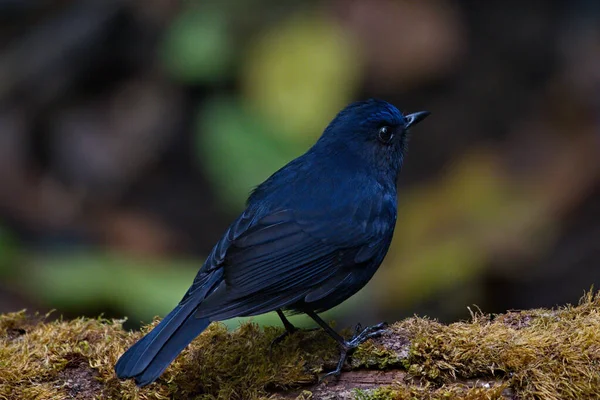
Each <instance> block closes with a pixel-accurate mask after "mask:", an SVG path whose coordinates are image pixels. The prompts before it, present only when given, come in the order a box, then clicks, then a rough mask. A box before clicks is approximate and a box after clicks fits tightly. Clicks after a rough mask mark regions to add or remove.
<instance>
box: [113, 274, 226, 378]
mask: <svg viewBox="0 0 600 400" xmlns="http://www.w3.org/2000/svg"><path fill="white" fill-rule="evenodd" d="M211 278H212V279H214V280H215V281H217V280H218V279H219V278H220V277H219V276H213V277H211ZM208 283H209V284H210V283H213V282H208ZM210 287H211V286H210V285H206V286H204V287H202V289H200V290H198V291H196V292H195V293H193V294H192V295H191V296H190V297H192V298H187V299H185V300H184V301H182V302H181V303H180V304H179V305H178V306H177V307H176V308H175V309H174V310H173V311H171V312H170V313H169V314H168V315H167V316H166V317H165V318H163V320H162V321H161V322H160V323H159V324H158V325H156V327H155V328H154V329H153V330H152V331H150V332H149V333H148V334H147V335H146V336H144V337H143V338H142V339H140V340H139V341H138V342H137V343H136V344H134V345H133V346H131V348H129V350H127V351H126V352H125V353H124V354H123V355H122V356H121V358H119V361H117V364H116V365H115V372H116V374H117V376H118V377H119V378H121V379H126V378H134V379H135V382H136V383H137V385H138V386H145V385H148V384H150V383H152V382H154V381H155V380H156V379H157V378H158V377H159V376H160V375H161V374H162V373H163V371H164V370H165V369H166V368H167V367H168V366H169V364H170V363H171V362H172V361H173V360H174V359H175V358H176V357H177V355H179V353H180V352H181V351H182V350H183V349H184V348H185V347H186V346H187V345H188V344H189V343H190V342H191V341H192V340H194V338H195V337H196V336H198V335H199V334H200V333H202V331H204V330H205V329H206V327H207V326H208V325H209V324H210V320H209V319H208V318H196V317H195V314H196V311H197V309H198V306H199V304H200V303H201V302H202V300H203V299H204V296H205V295H206V293H207V291H208V290H209V289H210Z"/></svg>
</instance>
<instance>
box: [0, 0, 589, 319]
mask: <svg viewBox="0 0 600 400" xmlns="http://www.w3.org/2000/svg"><path fill="white" fill-rule="evenodd" d="M512 3H513V2H508V3H507V2H506V1H499V0H494V1H488V2H481V1H477V0H457V1H451V0H428V1H410V0H405V1H402V0H396V1H394V0H323V1H299V0H254V1H241V0H223V1H217V0H213V1H173V0H110V1H107V0H96V1H92V0H79V1H68V0H38V1H19V0H0V312H8V311H17V310H20V309H23V308H27V309H28V310H29V311H32V312H33V311H41V312H46V311H48V310H50V309H56V310H57V313H55V315H64V316H66V317H67V318H70V317H75V316H79V315H86V316H97V315H100V314H104V315H105V316H107V317H118V318H121V317H123V316H127V317H128V318H129V321H128V325H127V326H128V327H131V328H134V327H136V326H139V323H140V321H144V322H149V321H150V320H151V318H152V317H153V316H155V315H161V316H164V315H165V314H166V313H167V312H168V311H170V310H171V308H172V307H173V306H174V305H175V304H176V303H177V302H178V301H179V299H180V298H181V296H182V295H183V293H184V292H185V290H186V289H187V288H188V285H189V284H190V283H191V280H192V279H193V277H194V275H195V273H196V271H197V270H198V268H199V267H200V266H201V264H202V262H203V260H204V257H205V256H206V254H208V252H209V251H210V249H211V247H212V246H213V245H214V244H215V243H216V241H217V240H218V239H219V238H220V237H221V235H222V234H223V232H224V231H225V229H226V228H227V226H228V224H229V223H230V222H231V221H232V220H233V219H234V218H235V217H236V216H237V214H238V213H239V212H240V211H241V210H242V209H243V204H244V201H245V198H246V196H247V194H248V193H249V191H250V190H251V189H252V188H253V187H254V186H256V185H257V184H259V183H260V182H261V181H262V180H263V179H265V178H267V177H268V176H269V175H270V174H271V173H272V172H274V171H275V170H276V169H278V168H279V167H281V166H282V165H284V164H285V163H286V162H288V161H289V160H291V159H292V158H294V157H296V156H298V155H300V154H302V153H303V152H304V151H305V150H306V149H307V148H308V147H309V146H310V145H311V144H312V143H313V142H314V141H315V140H316V138H317V137H318V136H319V135H320V133H321V132H322V130H323V128H324V127H325V126H326V124H327V123H328V122H329V121H330V120H331V119H332V118H333V116H334V115H335V113H336V112H337V111H339V110H340V109H341V108H342V107H343V106H345V105H346V104H347V103H349V102H351V101H354V100H357V99H365V98H368V97H379V98H383V99H386V100H388V101H390V102H392V103H394V104H396V105H397V106H398V107H399V108H400V109H401V110H402V111H404V112H413V111H419V110H422V109H426V110H430V111H431V112H432V115H431V117H430V118H428V119H427V120H426V121H425V122H424V123H423V124H422V125H419V127H418V129H415V130H414V131H413V137H412V141H411V146H410V151H409V154H408V156H407V158H406V162H405V166H404V169H403V172H402V174H401V177H400V181H399V182H398V185H399V193H400V195H399V199H400V200H399V210H398V213H399V216H398V225H397V228H396V232H395V236H394V242H393V244H392V247H391V249H390V252H389V254H388V257H387V258H386V260H385V263H384V265H383V266H382V268H380V270H379V272H378V273H377V274H376V276H375V278H374V279H373V280H372V281H371V283H370V284H369V285H367V287H366V288H365V289H364V290H363V291H361V292H360V293H359V294H358V295H356V296H354V297H353V298H351V299H350V300H348V301H347V302H346V303H344V304H343V305H341V306H339V307H337V308H336V309H334V310H331V311H330V312H328V313H327V314H326V315H325V316H326V317H327V318H328V319H335V320H336V321H338V323H339V324H340V325H344V326H345V325H350V324H353V323H356V322H358V321H361V322H363V323H371V322H375V321H378V320H387V321H394V320H398V319H401V318H403V317H406V316H410V315H413V314H415V313H417V314H419V315H428V316H430V317H433V318H438V319H440V320H442V321H455V320H457V319H461V318H466V317H468V315H469V314H468V310H467V306H471V305H473V304H476V305H477V306H479V307H480V308H481V309H482V310H483V311H485V312H503V311H505V310H506V309H512V308H531V307H542V306H544V307H546V306H554V305H557V304H564V303H567V302H571V303H573V302H577V300H578V298H579V297H580V296H581V295H582V294H583V293H584V291H586V290H588V289H590V287H591V286H592V285H595V287H596V288H598V287H599V286H600V224H599V222H600V151H599V150H600V3H599V2H597V1H594V0H573V1H554V2H546V1H527V2H518V3H517V2H514V4H512ZM302 318H303V317H297V318H296V320H295V322H296V323H298V324H300V325H305V324H306V321H305V320H303V319H302ZM254 320H255V321H257V322H259V323H262V324H278V323H279V322H278V319H277V317H276V316H273V315H265V316H260V317H256V318H254ZM228 324H229V325H230V326H237V324H239V321H238V320H234V321H229V322H228Z"/></svg>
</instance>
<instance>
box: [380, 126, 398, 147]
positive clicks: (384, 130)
mask: <svg viewBox="0 0 600 400" xmlns="http://www.w3.org/2000/svg"><path fill="white" fill-rule="evenodd" d="M393 137H394V131H393V129H392V128H390V127H389V126H382V127H381V128H379V132H378V133H377V139H379V141H380V142H381V143H386V144H387V143H389V142H391V141H392V138H393Z"/></svg>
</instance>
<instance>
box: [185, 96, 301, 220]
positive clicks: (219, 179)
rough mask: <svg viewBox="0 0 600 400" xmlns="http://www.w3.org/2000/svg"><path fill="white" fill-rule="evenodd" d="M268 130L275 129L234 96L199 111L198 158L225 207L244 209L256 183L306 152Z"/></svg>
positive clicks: (213, 100)
mask: <svg viewBox="0 0 600 400" xmlns="http://www.w3.org/2000/svg"><path fill="white" fill-rule="evenodd" d="M269 130H272V131H276V129H275V127H272V126H270V125H269V124H268V123H267V121H265V119H264V118H260V116H258V115H256V114H254V113H252V112H250V111H248V110H246V109H245V108H244V107H243V106H242V105H240V104H239V102H236V101H235V100H234V99H227V98H218V99H212V100H211V101H209V102H207V104H205V105H204V106H203V107H202V109H201V110H200V111H199V115H198V132H200V133H201V134H198V135H197V136H196V138H197V139H196V148H197V151H198V160H199V162H200V163H201V165H202V166H203V167H204V168H205V171H206V172H207V173H208V174H209V176H210V178H211V183H212V184H213V186H214V188H215V190H216V191H217V194H218V195H219V199H220V200H221V202H222V205H223V207H225V208H226V209H229V208H233V209H236V210H240V209H242V208H243V205H244V202H245V201H246V197H248V194H249V193H250V191H251V190H252V189H253V188H254V187H255V186H256V185H258V184H259V183H261V182H262V181H263V180H265V179H266V178H268V177H269V175H271V174H272V173H273V172H274V171H276V170H277V169H279V168H280V167H281V166H283V165H284V164H285V163H286V162H288V161H290V160H291V159H292V158H294V157H296V156H298V155H300V154H301V153H302V152H303V149H301V148H298V147H297V146H294V145H293V144H292V143H290V142H288V141H285V140H282V138H277V137H276V135H273V134H267V133H266V132H268V131H269ZM249 150H250V151H249Z"/></svg>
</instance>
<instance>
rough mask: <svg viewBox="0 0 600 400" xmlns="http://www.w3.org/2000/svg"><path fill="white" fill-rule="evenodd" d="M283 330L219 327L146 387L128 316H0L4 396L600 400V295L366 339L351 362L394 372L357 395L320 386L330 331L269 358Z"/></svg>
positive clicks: (293, 340) (400, 327) (407, 324)
mask: <svg viewBox="0 0 600 400" xmlns="http://www.w3.org/2000/svg"><path fill="white" fill-rule="evenodd" d="M156 323H157V321H155V322H154V323H153V324H151V325H149V326H147V327H145V329H144V330H145V331H148V330H149V329H151V328H152V327H153V326H154V325H155V324H156ZM281 332H282V331H281V329H278V328H269V327H267V328H265V329H264V330H263V329H260V328H259V327H258V326H256V325H254V324H244V325H242V326H240V328H239V329H237V330H235V331H233V332H228V331H227V330H226V328H225V327H224V325H222V324H212V325H211V326H210V327H209V328H208V329H207V330H206V331H205V332H204V333H203V334H202V335H200V336H199V337H198V338H197V339H196V340H194V341H193V343H192V344H191V345H190V346H188V348H187V349H186V350H185V351H184V352H183V353H182V355H181V356H180V357H178V358H177V359H176V360H175V362H173V364H172V365H171V366H170V367H169V368H168V369H167V370H166V371H165V373H164V375H163V376H162V377H161V378H160V379H159V380H158V381H157V382H156V383H155V384H152V385H150V386H148V387H146V388H142V389H138V388H136V387H135V385H134V384H133V382H132V381H120V380H118V379H117V378H116V377H115V375H114V372H113V366H114V364H115V362H116V361H117V358H118V357H119V356H120V355H121V354H122V353H123V352H124V351H125V349H127V348H128V347H129V346H131V345H132V344H133V343H134V342H135V341H136V340H137V339H139V338H140V336H141V333H140V332H136V333H132V332H125V331H123V329H122V326H121V322H120V321H109V320H103V319H84V318H81V319H76V320H73V321H68V322H67V321H60V320H59V321H52V322H44V318H41V317H33V318H31V317H26V316H25V314H24V313H23V312H20V313H13V314H6V315H0V399H25V400H27V399H73V398H75V399H89V398H111V399H112V398H117V399H119V398H123V399H167V398H176V399H259V398H273V397H275V398H276V397H278V396H280V395H283V394H286V396H287V398H290V397H289V395H290V393H297V394H295V395H294V396H298V398H300V399H309V398H320V397H319V396H320V395H321V394H323V393H328V392H330V391H336V390H339V391H340V392H341V391H342V390H343V392H344V393H350V396H351V397H354V398H359V399H459V398H466V399H472V400H479V399H499V398H502V396H503V395H504V396H506V391H507V390H510V391H511V393H512V395H514V396H515V397H518V398H520V399H550V400H554V399H557V400H558V399H582V398H600V345H599V344H600V297H598V296H592V294H588V295H587V296H585V297H584V298H583V299H582V301H581V303H580V304H579V305H578V306H576V307H571V306H568V307H564V308H560V309H556V310H542V309H540V310H529V311H524V312H511V313H507V314H503V315H498V316H489V315H483V314H481V313H478V314H473V318H472V320H471V321H468V322H459V323H454V324H450V325H442V324H439V323H437V322H435V321H432V320H429V319H424V318H409V319H407V320H405V321H402V322H398V323H396V324H394V325H392V326H391V327H390V328H389V332H388V333H386V334H384V335H383V336H382V337H380V338H377V339H375V340H373V341H369V342H367V343H365V344H363V345H362V346H360V348H359V349H358V350H357V351H356V352H355V353H354V355H353V357H352V360H351V362H350V364H349V367H350V368H351V369H362V370H365V369H383V370H390V369H393V370H396V372H395V373H396V375H393V374H391V375H388V378H385V374H383V375H381V374H380V375H377V374H375V375H373V376H376V378H374V380H372V382H373V383H372V384H371V385H370V386H368V389H364V388H363V389H362V390H354V391H353V388H355V387H357V386H352V384H353V382H352V380H351V378H348V379H346V380H345V381H344V380H342V381H341V383H339V384H337V385H336V384H330V385H329V386H324V385H318V384H317V377H318V373H320V372H322V371H324V370H328V369H330V368H332V367H333V366H334V365H335V362H336V361H337V357H338V349H337V346H336V345H335V343H334V342H333V341H332V340H331V339H329V338H328V337H327V335H326V334H324V333H323V332H320V331H316V332H299V333H297V334H294V335H292V336H291V337H288V338H287V339H286V340H284V341H283V342H282V343H281V344H280V345H278V346H276V347H275V348H274V349H273V352H272V353H271V354H270V353H269V350H268V348H269V344H270V343H271V341H272V339H273V338H275V337H276V336H277V335H278V334H280V333H281ZM398 370H400V372H398ZM402 371H404V372H402ZM398 374H400V375H398ZM348 376H350V374H348ZM398 376H401V377H402V378H401V379H399V378H398ZM364 377H365V376H364V375H363V376H362V378H361V379H363V378H364ZM382 377H383V378H382ZM369 379H371V378H369ZM385 379H387V381H386V380H385ZM482 382H483V384H482ZM306 389H308V390H306ZM311 392H312V393H311ZM344 398H346V397H344Z"/></svg>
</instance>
